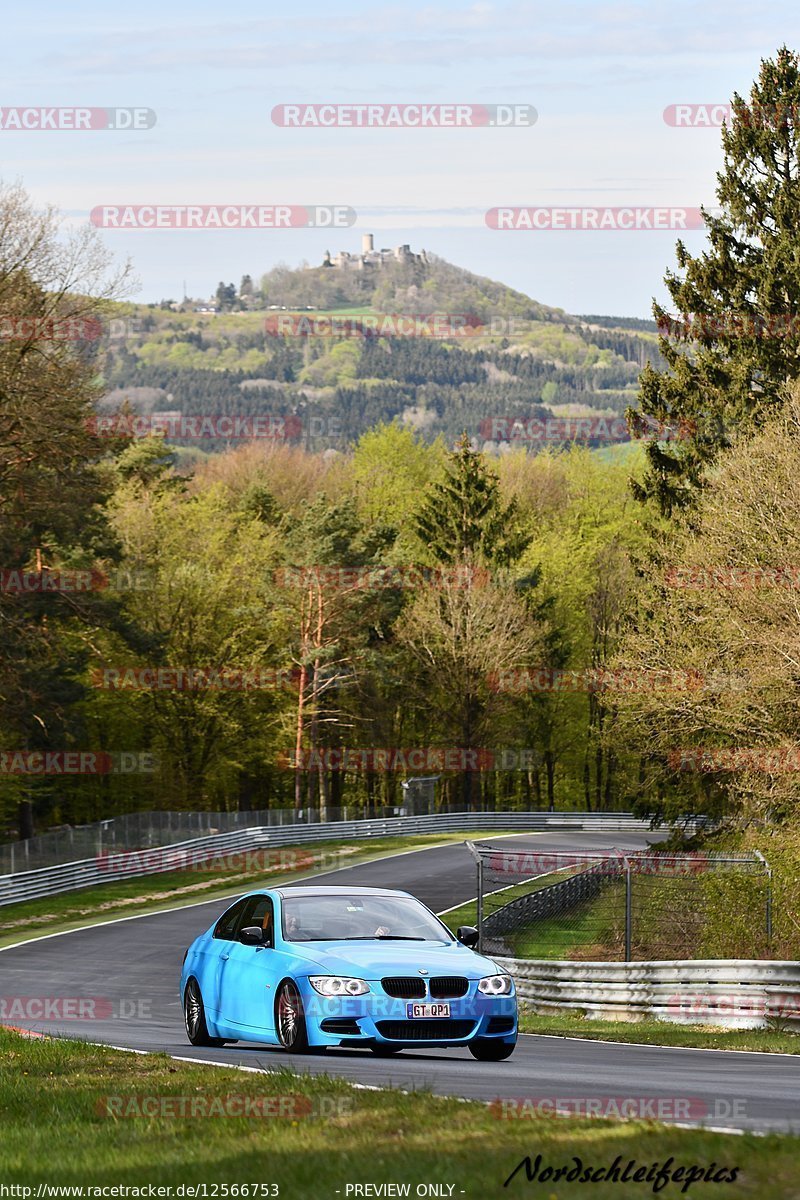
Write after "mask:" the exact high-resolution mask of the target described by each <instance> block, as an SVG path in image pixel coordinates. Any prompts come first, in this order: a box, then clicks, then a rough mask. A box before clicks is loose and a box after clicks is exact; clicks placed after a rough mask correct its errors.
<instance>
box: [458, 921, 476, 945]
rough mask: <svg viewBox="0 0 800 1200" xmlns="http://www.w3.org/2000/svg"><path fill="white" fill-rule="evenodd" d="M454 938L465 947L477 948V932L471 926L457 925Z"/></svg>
mask: <svg viewBox="0 0 800 1200" xmlns="http://www.w3.org/2000/svg"><path fill="white" fill-rule="evenodd" d="M456 937H457V938H458V940H459V941H460V942H463V943H464V945H465V946H477V944H478V931H477V929H475V927H474V926H473V925H459V927H458V929H457V930H456Z"/></svg>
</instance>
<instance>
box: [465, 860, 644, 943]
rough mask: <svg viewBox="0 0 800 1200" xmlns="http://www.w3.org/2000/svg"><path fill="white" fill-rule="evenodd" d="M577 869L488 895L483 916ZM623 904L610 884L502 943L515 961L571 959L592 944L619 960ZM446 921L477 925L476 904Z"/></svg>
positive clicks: (622, 900) (622, 898) (508, 935)
mask: <svg viewBox="0 0 800 1200" xmlns="http://www.w3.org/2000/svg"><path fill="white" fill-rule="evenodd" d="M578 870H579V868H574V870H570V871H558V872H555V873H552V874H549V875H542V876H540V877H539V878H538V879H531V880H526V881H525V882H524V883H520V884H516V885H515V886H514V887H511V888H508V889H503V890H502V891H501V892H497V893H495V894H494V895H490V896H489V897H488V898H487V899H486V900H485V901H484V916H488V914H489V913H491V912H494V911H496V909H497V908H498V907H499V906H500V905H505V904H509V903H510V902H511V901H512V900H516V899H517V897H519V896H526V895H529V894H530V893H531V892H537V891H539V890H540V889H541V888H545V887H550V886H551V885H552V884H554V883H559V882H560V881H561V880H562V879H566V878H568V876H569V875H570V874H573V873H575V872H577V871H578ZM624 905H625V900H624V893H623V894H622V896H620V890H619V888H618V887H617V886H615V885H613V884H612V885H611V886H609V887H605V888H604V889H603V891H602V892H601V893H600V895H599V896H598V897H597V899H596V900H593V901H591V902H587V903H585V904H581V905H576V907H575V908H573V909H570V911H569V912H568V913H565V914H564V915H563V916H560V917H547V918H545V919H543V920H537V921H535V922H532V923H531V925H530V926H529V927H528V928H527V929H522V930H520V931H519V932H517V933H509V934H507V935H504V937H503V940H504V941H505V942H506V943H507V944H508V947H509V949H510V951H511V952H512V954H513V956H514V957H515V958H557V959H563V958H572V957H573V956H575V951H576V950H579V949H580V948H581V947H585V946H591V945H594V944H595V943H597V944H599V945H601V946H603V947H605V948H606V956H607V957H611V958H618V957H619V953H620V947H621V946H622V945H623V944H624V927H625V908H624ZM445 920H446V921H447V924H448V925H449V926H450V927H451V928H452V929H455V928H456V927H457V926H458V925H475V924H477V920H478V915H477V907H476V904H475V902H474V901H470V903H469V904H463V905H461V906H460V907H459V908H457V909H454V910H453V911H452V912H449V913H447V914H446V916H445ZM621 938H622V939H623V940H622V941H621V940H620V939H621ZM615 948H616V949H615ZM582 957H586V955H583V956H582Z"/></svg>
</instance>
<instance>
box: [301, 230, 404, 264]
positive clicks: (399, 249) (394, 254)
mask: <svg viewBox="0 0 800 1200" xmlns="http://www.w3.org/2000/svg"><path fill="white" fill-rule="evenodd" d="M390 262H404V263H420V264H421V265H424V266H427V265H428V255H427V253H426V252H425V251H424V250H421V251H420V252H419V254H414V253H413V252H412V250H411V247H410V246H408V245H405V246H395V247H394V249H393V250H376V249H375V239H374V236H373V235H372V234H371V233H365V234H362V237H361V253H360V254H351V253H350V251H349V250H340V251H339V253H338V254H336V255H335V256H334V257H333V258H331V252H330V250H326V251H325V257H324V259H323V260H322V265H323V267H330V268H334V267H338V268H339V270H341V271H366V270H369V269H371V268H373V267H377V268H380V267H383V266H385V265H386V263H390Z"/></svg>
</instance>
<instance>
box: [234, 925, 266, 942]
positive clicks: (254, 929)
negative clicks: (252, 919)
mask: <svg viewBox="0 0 800 1200" xmlns="http://www.w3.org/2000/svg"><path fill="white" fill-rule="evenodd" d="M239 941H240V942H241V943H242V945H243V946H261V945H263V944H264V930H263V929H262V928H261V926H260V925H247V926H245V928H244V929H240V930H239Z"/></svg>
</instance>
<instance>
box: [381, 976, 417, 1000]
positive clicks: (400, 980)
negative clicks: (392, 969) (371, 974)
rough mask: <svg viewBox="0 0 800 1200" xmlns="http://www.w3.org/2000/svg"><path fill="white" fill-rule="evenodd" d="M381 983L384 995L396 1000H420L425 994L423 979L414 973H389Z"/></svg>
mask: <svg viewBox="0 0 800 1200" xmlns="http://www.w3.org/2000/svg"><path fill="white" fill-rule="evenodd" d="M381 983H382V985H383V990H384V991H385V992H386V995H387V996H394V997H395V999H396V1000H421V999H422V997H423V996H424V995H425V980H424V979H417V978H416V977H415V976H414V975H409V976H405V975H390V976H388V977H387V978H386V979H382V980H381Z"/></svg>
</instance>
